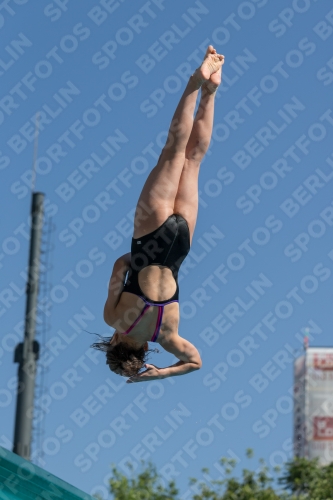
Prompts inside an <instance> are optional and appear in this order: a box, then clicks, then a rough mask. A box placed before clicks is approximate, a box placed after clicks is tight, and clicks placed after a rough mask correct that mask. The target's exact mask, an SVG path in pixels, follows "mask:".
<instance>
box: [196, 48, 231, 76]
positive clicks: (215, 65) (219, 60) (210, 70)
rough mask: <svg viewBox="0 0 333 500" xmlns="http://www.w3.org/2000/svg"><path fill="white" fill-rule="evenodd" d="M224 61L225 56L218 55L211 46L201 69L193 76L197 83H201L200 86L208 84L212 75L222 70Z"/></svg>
mask: <svg viewBox="0 0 333 500" xmlns="http://www.w3.org/2000/svg"><path fill="white" fill-rule="evenodd" d="M223 61H224V56H222V55H220V54H217V53H216V50H215V49H214V47H213V46H212V45H209V47H208V49H207V51H206V54H205V58H204V60H203V62H202V64H201V66H200V68H198V69H197V70H196V71H195V73H194V75H193V76H194V77H195V79H196V81H197V82H198V83H200V85H202V84H203V83H205V82H207V81H208V80H209V79H210V78H211V75H212V74H214V73H216V72H218V71H220V70H221V68H222V64H223Z"/></svg>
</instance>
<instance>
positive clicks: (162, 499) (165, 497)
mask: <svg viewBox="0 0 333 500" xmlns="http://www.w3.org/2000/svg"><path fill="white" fill-rule="evenodd" d="M112 473H113V477H112V478H111V479H110V492H111V494H112V495H113V499H114V500H176V499H177V495H178V490H177V488H176V487H175V484H174V483H173V482H170V483H169V484H168V485H167V487H166V488H165V487H164V486H162V484H161V481H160V477H159V476H158V473H157V471H156V468H155V466H153V465H152V464H148V465H147V466H146V468H145V469H143V470H141V472H139V473H138V475H137V476H132V477H131V478H128V477H126V476H124V475H123V474H122V473H121V472H119V471H118V470H117V468H116V467H113V469H112Z"/></svg>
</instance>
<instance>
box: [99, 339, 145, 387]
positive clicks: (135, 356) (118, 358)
mask: <svg viewBox="0 0 333 500" xmlns="http://www.w3.org/2000/svg"><path fill="white" fill-rule="evenodd" d="M100 339H101V340H100V341H99V342H95V343H94V344H92V346H91V347H92V348H94V349H98V350H99V351H103V352H105V353H106V364H107V365H109V367H110V370H111V371H113V372H115V373H117V374H118V375H123V376H125V377H132V376H134V375H137V374H138V373H139V371H140V370H141V368H142V367H143V366H144V364H145V363H146V362H147V358H148V354H149V352H151V351H150V350H148V351H146V350H145V348H144V346H142V347H139V348H135V347H133V346H131V345H128V344H127V343H125V342H119V344H116V345H114V346H113V345H111V344H110V340H111V339H112V337H100Z"/></svg>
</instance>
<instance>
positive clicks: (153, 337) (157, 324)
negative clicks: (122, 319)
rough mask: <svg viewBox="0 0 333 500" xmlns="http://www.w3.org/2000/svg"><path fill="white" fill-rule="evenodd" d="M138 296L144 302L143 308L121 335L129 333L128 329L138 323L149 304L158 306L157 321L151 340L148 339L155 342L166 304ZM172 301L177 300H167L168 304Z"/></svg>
mask: <svg viewBox="0 0 333 500" xmlns="http://www.w3.org/2000/svg"><path fill="white" fill-rule="evenodd" d="M139 297H140V299H142V300H143V301H144V303H145V305H144V308H143V309H142V311H141V313H140V315H139V316H138V317H137V318H136V320H135V321H134V323H133V324H132V325H131V326H130V327H129V328H128V329H127V330H126V332H124V333H123V334H122V335H127V334H128V333H130V331H132V329H133V328H134V327H135V325H137V324H138V322H139V321H140V319H141V318H142V316H143V315H144V314H145V312H146V311H147V309H148V308H149V307H150V306H153V307H158V314H157V322H156V326H155V330H154V333H153V336H152V338H151V341H150V342H156V340H157V337H158V334H159V332H160V328H161V324H162V318H163V312H164V306H165V305H167V304H161V303H158V304H154V303H152V302H149V301H148V300H146V299H145V298H144V297H142V296H141V295H139ZM172 302H178V300H170V301H169V302H168V304H171V303H172Z"/></svg>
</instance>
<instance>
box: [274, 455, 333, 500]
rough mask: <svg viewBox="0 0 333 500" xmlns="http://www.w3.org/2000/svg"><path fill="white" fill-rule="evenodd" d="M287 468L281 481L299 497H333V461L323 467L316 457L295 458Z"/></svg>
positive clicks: (324, 499)
mask: <svg viewBox="0 0 333 500" xmlns="http://www.w3.org/2000/svg"><path fill="white" fill-rule="evenodd" d="M285 469H286V471H285V474H284V475H283V476H282V477H281V478H280V480H279V482H280V484H283V485H284V487H285V488H286V489H289V490H290V491H291V492H292V493H295V494H296V498H297V499H299V500H303V499H307V500H309V499H311V500H332V499H333V462H332V463H330V464H329V465H327V466H324V467H321V466H320V465H319V463H318V460H316V459H315V460H307V459H305V458H295V459H294V460H293V461H291V462H288V463H287V464H286V465H285Z"/></svg>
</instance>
